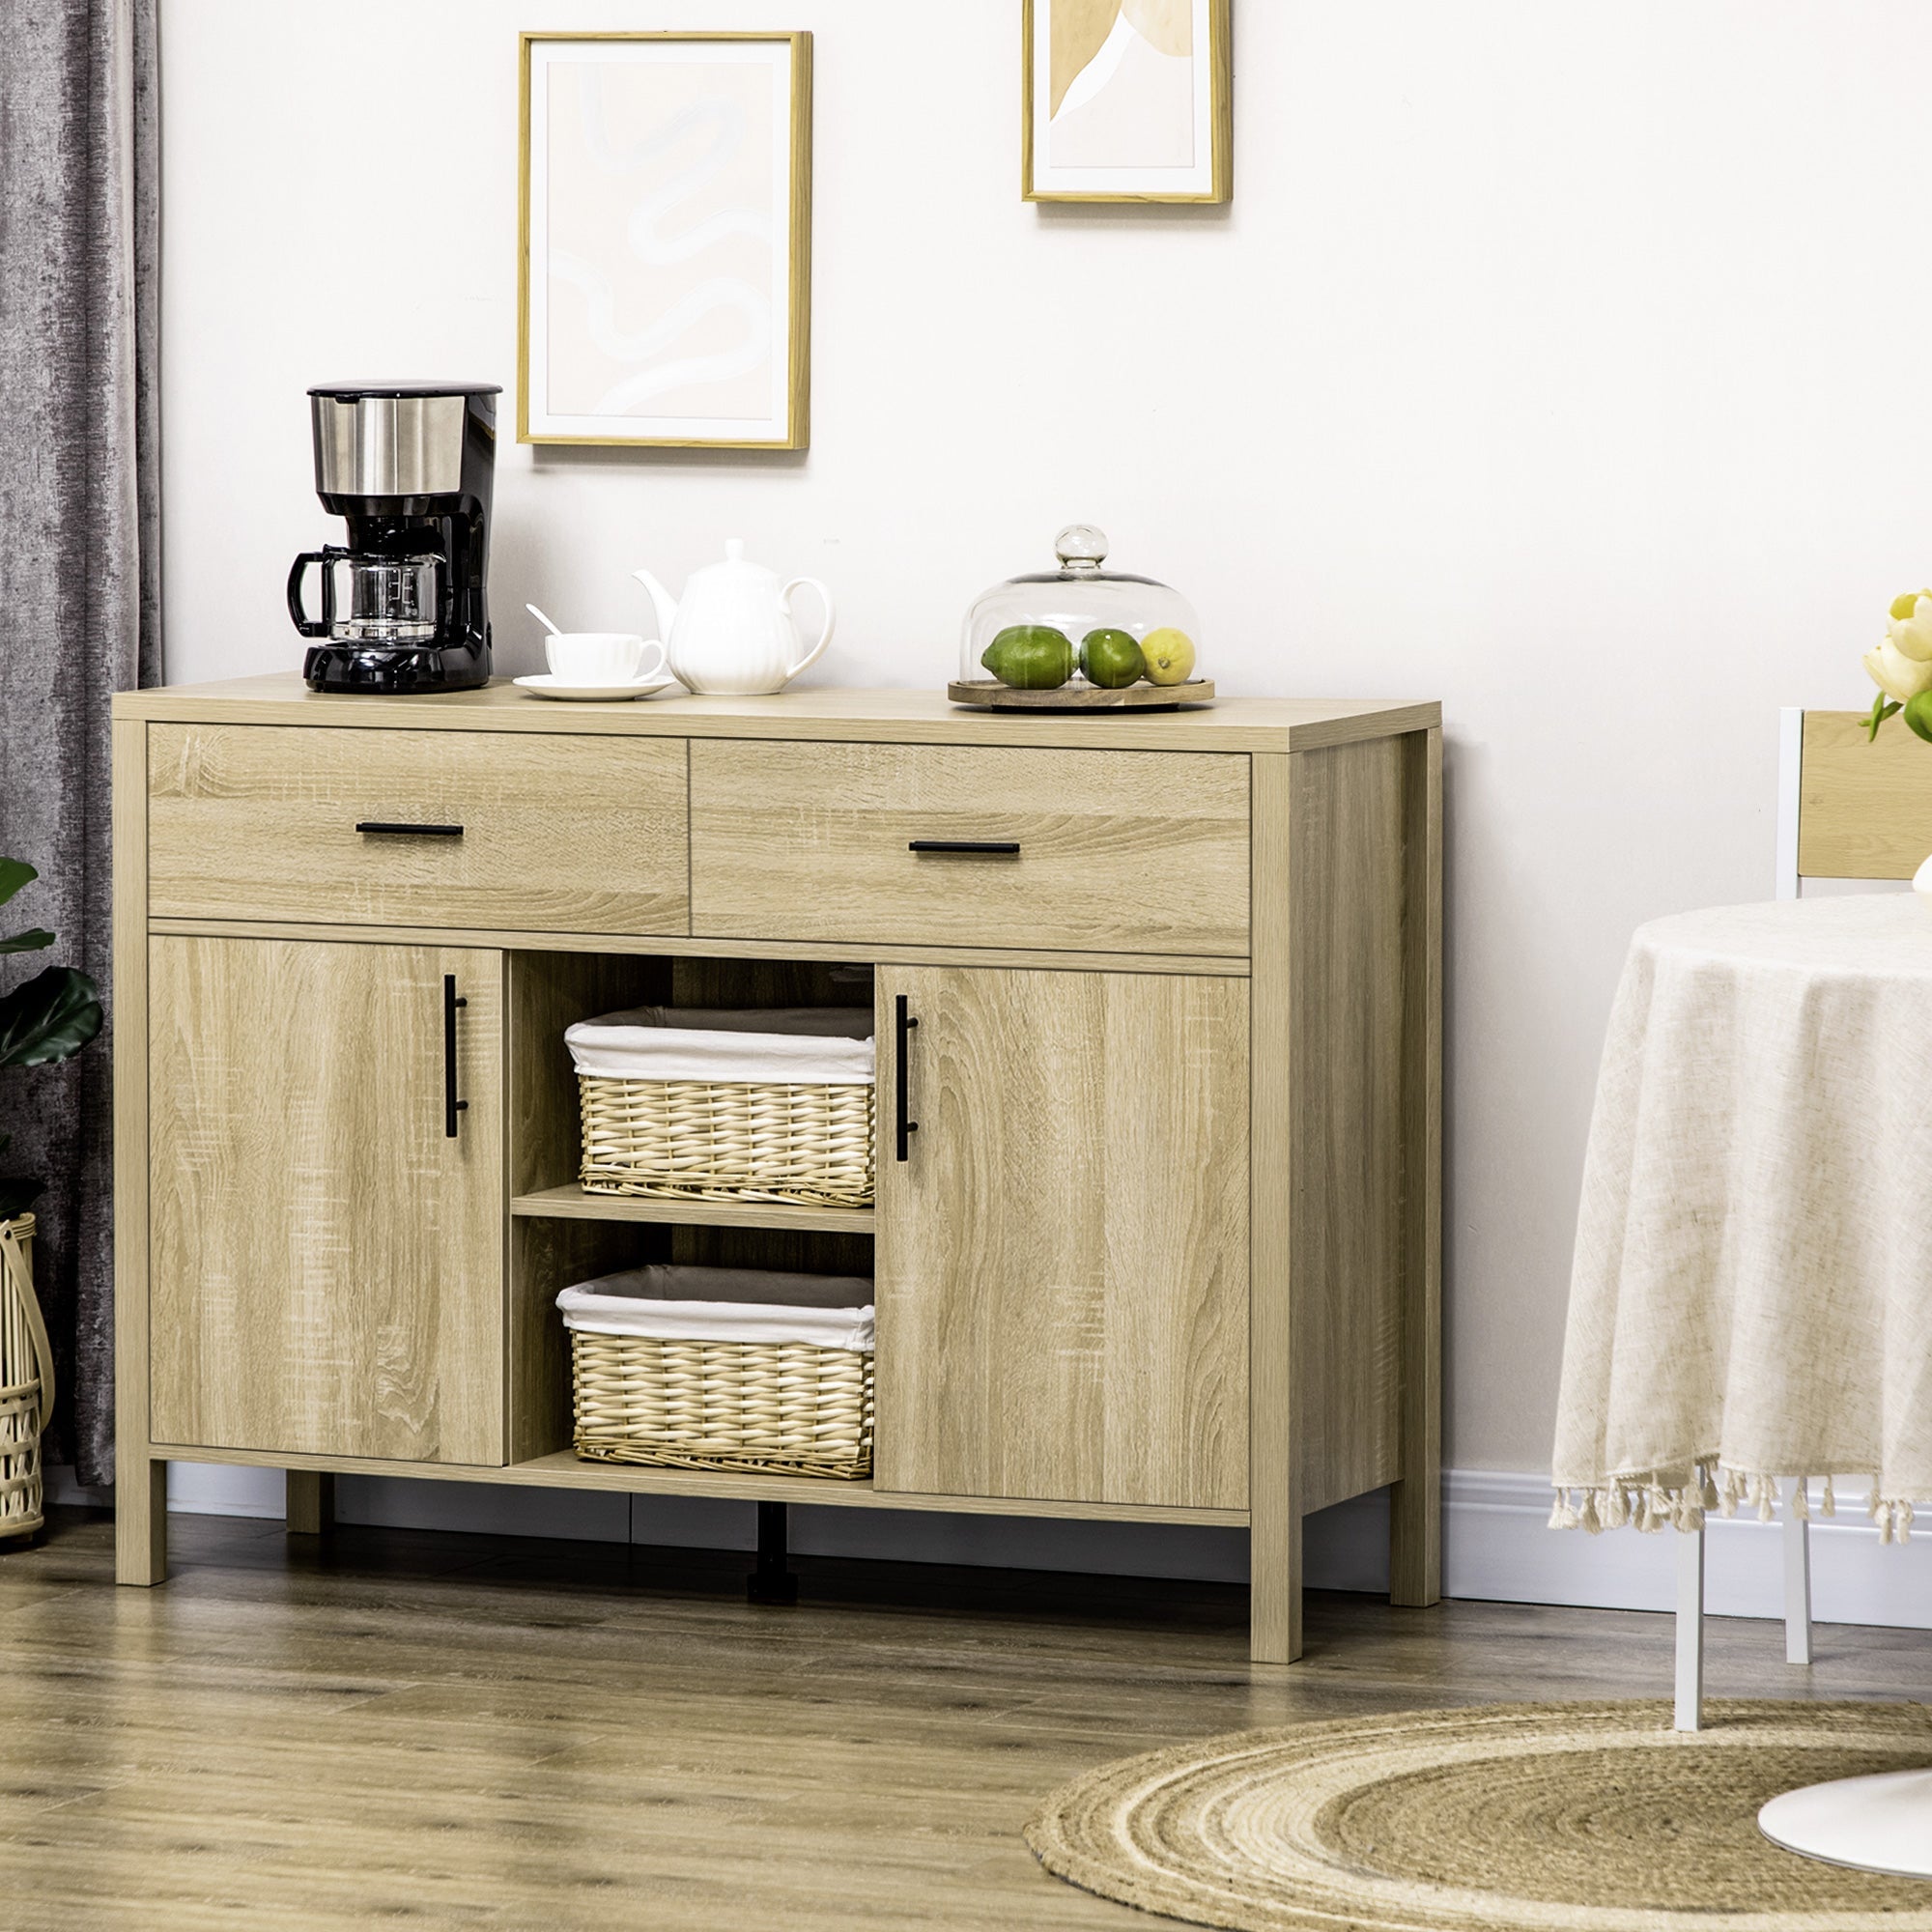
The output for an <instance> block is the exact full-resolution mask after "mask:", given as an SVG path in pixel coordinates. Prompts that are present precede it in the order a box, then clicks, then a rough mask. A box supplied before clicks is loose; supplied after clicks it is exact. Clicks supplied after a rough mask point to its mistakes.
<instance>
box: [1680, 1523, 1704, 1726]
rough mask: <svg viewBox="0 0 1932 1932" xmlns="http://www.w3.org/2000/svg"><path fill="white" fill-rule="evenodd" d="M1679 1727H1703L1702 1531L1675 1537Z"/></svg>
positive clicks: (1684, 1533)
mask: <svg viewBox="0 0 1932 1932" xmlns="http://www.w3.org/2000/svg"><path fill="white" fill-rule="evenodd" d="M1676 1727H1677V1729H1679V1730H1680V1731H1698V1730H1702V1729H1703V1727H1704V1532H1703V1531H1702V1530H1701V1529H1699V1530H1693V1531H1689V1532H1683V1533H1680V1534H1679V1536H1678V1538H1677V1717H1676Z"/></svg>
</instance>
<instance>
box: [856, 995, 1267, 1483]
mask: <svg viewBox="0 0 1932 1932" xmlns="http://www.w3.org/2000/svg"><path fill="white" fill-rule="evenodd" d="M879 988H880V1012H879V1040H880V1045H881V1049H882V1051H881V1054H880V1066H879V1078H880V1082H881V1086H880V1093H881V1097H882V1100H883V1102H884V1104H883V1105H882V1106H881V1108H880V1133H881V1146H880V1152H879V1188H878V1208H877V1214H878V1221H877V1240H876V1247H877V1295H878V1356H877V1377H878V1381H877V1401H878V1441H877V1451H876V1454H877V1476H876V1484H877V1487H878V1488H879V1489H881V1490H901V1491H912V1492H928V1493H935V1494H944V1495H982V1496H1029V1497H1042V1498H1047V1497H1051V1498H1057V1499H1060V1500H1065V1501H1081V1502H1108V1503H1156V1504H1177V1505H1180V1504H1186V1505H1194V1506H1198V1507H1208V1508H1231V1509H1240V1508H1243V1507H1245V1506H1246V1503H1247V1491H1248V1484H1247V1462H1248V1293H1247V1285H1248V987H1247V981H1246V980H1237V979H1209V978H1193V977H1186V978H1183V977H1178V976H1166V975H1157V974H1136V973H1058V972H999V971H991V970H983V969H972V970H954V969H950V968H938V967H913V968H900V967H892V968H887V969H882V970H881V972H880V974H879ZM901 996H903V998H904V999H905V1001H906V1009H907V1013H908V1016H909V1017H910V1018H912V1019H915V1020H917V1022H918V1024H917V1026H916V1027H915V1028H913V1029H912V1030H911V1032H910V1033H909V1034H908V1035H907V1036H906V1042H907V1043H906V1047H905V1060H906V1070H907V1074H908V1083H907V1084H908V1104H909V1109H910V1114H911V1118H912V1119H913V1120H914V1121H916V1122H918V1130H917V1131H916V1132H914V1133H912V1134H910V1135H908V1136H907V1158H906V1159H905V1160H904V1161H903V1162H901V1161H899V1160H898V1159H897V1158H896V1151H897V1132H896V1127H897V1122H896V1118H895V1113H896V1108H895V1098H896V1095H895V1087H896V1076H897V1070H898V1059H897V1055H898V1044H897V1042H898V1037H899V1029H898V1025H897V1017H898V1015H897V1002H898V1000H899V998H900V997H901Z"/></svg>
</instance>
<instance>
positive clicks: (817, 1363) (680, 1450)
mask: <svg viewBox="0 0 1932 1932" xmlns="http://www.w3.org/2000/svg"><path fill="white" fill-rule="evenodd" d="M734 1272H735V1271H732V1270H722V1269H717V1270H714V1269H707V1268H675V1267H653V1268H642V1269H639V1270H636V1271H635V1273H633V1274H629V1275H620V1276H612V1277H609V1278H607V1279H606V1280H604V1281H599V1282H588V1283H585V1284H583V1286H582V1288H579V1289H566V1290H565V1291H564V1293H562V1294H561V1295H559V1296H558V1297H557V1300H558V1305H559V1306H560V1307H562V1308H563V1309H564V1310H565V1313H566V1318H567V1320H568V1321H569V1322H570V1360H571V1385H572V1395H573V1400H574V1404H575V1410H576V1436H575V1439H576V1445H577V1453H578V1454H579V1455H580V1456H582V1457H583V1458H585V1459H586V1460H588V1461H590V1462H598V1463H654V1464H657V1465H659V1466H661V1467H668V1468H673V1469H712V1470H746V1471H760V1472H763V1473H765V1474H769V1475H787V1476H825V1477H830V1478H833V1479H834V1480H842V1481H853V1480H857V1479H859V1478H862V1477H866V1476H869V1475H870V1474H871V1473H872V1351H871V1348H870V1329H871V1319H870V1318H871V1310H870V1308H869V1306H867V1307H864V1308H846V1309H844V1310H842V1311H838V1312H839V1313H842V1314H844V1315H845V1316H846V1317H848V1318H849V1319H848V1320H847V1321H845V1322H844V1323H843V1324H842V1325H843V1326H845V1327H847V1328H848V1329H851V1330H854V1331H855V1332H856V1330H857V1329H858V1328H860V1327H863V1330H864V1335H865V1346H863V1347H859V1346H842V1347H821V1346H818V1345H816V1344H814V1343H811V1342H803V1341H768V1340H744V1341H732V1340H727V1339H724V1337H725V1332H726V1330H728V1329H729V1328H730V1327H732V1326H733V1325H736V1323H737V1322H738V1321H743V1322H744V1323H745V1325H746V1326H747V1327H748V1328H750V1329H751V1330H752V1331H753V1333H755V1332H758V1331H759V1330H764V1331H766V1332H770V1331H772V1330H774V1329H779V1330H781V1329H782V1328H783V1326H784V1322H785V1318H787V1317H788V1316H792V1315H796V1314H797V1313H798V1312H799V1311H798V1310H796V1309H792V1308H787V1307H785V1306H782V1305H774V1304H761V1303H753V1302H743V1303H739V1304H737V1305H736V1306H735V1307H733V1306H730V1305H727V1304H724V1303H720V1302H717V1301H704V1300H699V1299H697V1297H699V1296H701V1295H704V1294H708V1293H712V1292H713V1291H712V1290H710V1289H708V1288H707V1287H705V1286H704V1283H703V1279H702V1278H704V1277H707V1276H709V1277H718V1278H722V1277H723V1276H725V1275H726V1274H728V1273H734ZM652 1276H655V1277H660V1278H662V1279H663V1280H664V1281H666V1282H668V1284H669V1289H670V1293H673V1294H686V1293H688V1294H690V1295H691V1296H693V1299H692V1300H689V1301H685V1300H675V1301H671V1302H669V1303H668V1304H667V1306H668V1308H669V1309H673V1310H695V1309H705V1310H708V1311H710V1321H712V1322H715V1324H716V1325H715V1329H714V1332H712V1333H709V1334H694V1335H684V1336H670V1335H646V1334H612V1333H606V1332H600V1331H599V1329H598V1328H597V1327H595V1326H586V1325H584V1324H585V1323H586V1322H589V1323H594V1322H596V1321H598V1319H599V1318H598V1317H597V1315H596V1314H594V1313H589V1314H586V1313H584V1312H582V1311H583V1308H584V1304H583V1302H582V1299H581V1297H582V1296H585V1295H590V1296H594V1297H597V1298H598V1299H599V1300H603V1299H605V1298H606V1297H607V1296H609V1295H610V1294H611V1293H612V1292H613V1291H614V1292H616V1293H622V1292H623V1285H624V1284H627V1283H634V1282H636V1281H638V1280H639V1279H640V1278H643V1277H652ZM747 1278H748V1277H742V1276H741V1277H740V1279H747ZM767 1279H768V1280H769V1281H770V1282H771V1283H772V1284H773V1285H774V1286H773V1288H772V1290H771V1291H770V1292H772V1293H774V1294H775V1295H776V1294H779V1293H782V1292H783V1284H785V1283H787V1282H795V1281H798V1280H800V1279H802V1278H801V1277H797V1276H779V1275H773V1276H770V1277H767ZM866 1287H867V1293H869V1284H867V1285H866ZM574 1298H577V1299H574ZM814 1312H815V1313H817V1314H819V1315H824V1314H828V1313H831V1312H832V1311H825V1310H819V1311H814ZM861 1318H863V1320H862V1319H861ZM688 1325H693V1326H696V1327H699V1328H703V1327H705V1326H707V1325H708V1324H707V1321H705V1320H702V1319H699V1320H696V1321H692V1322H690V1323H689V1324H688Z"/></svg>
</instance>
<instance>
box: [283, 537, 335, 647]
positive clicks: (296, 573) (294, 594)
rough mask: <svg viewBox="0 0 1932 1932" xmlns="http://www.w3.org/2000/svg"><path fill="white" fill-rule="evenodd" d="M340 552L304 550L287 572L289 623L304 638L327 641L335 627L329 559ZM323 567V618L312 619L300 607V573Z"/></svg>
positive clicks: (332, 574) (333, 584)
mask: <svg viewBox="0 0 1932 1932" xmlns="http://www.w3.org/2000/svg"><path fill="white" fill-rule="evenodd" d="M337 554H339V553H337V552H334V551H329V550H305V551H303V552H302V554H300V555H299V556H298V557H297V558H296V560H295V563H294V565H293V566H292V567H291V569H290V571H289V621H290V622H291V623H292V624H293V625H294V626H295V627H296V629H297V630H298V632H299V633H300V634H301V635H302V636H303V637H304V638H326V637H327V636H328V634H329V633H330V632H331V631H332V630H334V628H335V577H334V573H333V572H331V571H330V569H329V567H328V564H329V559H330V558H331V557H332V556H334V555H337ZM312 563H319V564H320V565H321V566H322V616H321V618H320V619H319V620H312V619H311V618H310V616H309V614H308V611H306V609H304V607H303V605H302V573H303V572H304V571H305V570H307V568H308V567H309V565H310V564H312Z"/></svg>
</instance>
